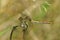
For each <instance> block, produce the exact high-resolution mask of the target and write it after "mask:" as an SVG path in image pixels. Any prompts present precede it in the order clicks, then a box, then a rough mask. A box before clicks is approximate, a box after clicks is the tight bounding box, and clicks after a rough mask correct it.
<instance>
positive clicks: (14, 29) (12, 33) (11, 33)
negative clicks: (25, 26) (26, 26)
mask: <svg viewBox="0 0 60 40" xmlns="http://www.w3.org/2000/svg"><path fill="white" fill-rule="evenodd" d="M16 27H18V26H14V27H13V29H12V31H11V34H10V40H12V35H13V32H14V31H15V29H16Z"/></svg>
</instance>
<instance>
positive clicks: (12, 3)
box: [0, 0, 60, 40]
mask: <svg viewBox="0 0 60 40" xmlns="http://www.w3.org/2000/svg"><path fill="white" fill-rule="evenodd" d="M45 1H48V2H49V3H50V4H51V5H50V6H49V8H48V10H47V12H46V15H45V16H44V17H43V18H41V20H38V21H42V22H43V21H46V22H51V24H36V23H34V24H33V26H29V27H32V29H30V31H29V33H27V35H26V36H27V37H26V40H60V0H36V1H35V0H8V1H6V3H7V4H6V5H5V4H4V3H3V4H0V5H1V6H0V40H9V35H10V32H11V29H12V27H13V26H14V25H17V24H18V23H19V21H18V20H17V19H18V18H19V16H20V14H21V13H22V12H24V13H25V14H28V15H29V16H31V17H32V19H33V18H34V17H35V16H38V15H39V12H40V9H39V8H40V6H41V4H42V3H44V2H45ZM2 2H3V1H2ZM4 5H5V6H4ZM26 9H27V10H26ZM34 10H35V11H36V12H35V11H34ZM37 14H38V15H37ZM4 30H7V31H6V32H5V31H4ZM13 37H14V40H22V39H23V38H22V29H21V28H20V29H19V27H18V28H17V30H16V31H15V33H14V36H13Z"/></svg>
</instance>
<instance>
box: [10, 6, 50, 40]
mask: <svg viewBox="0 0 60 40" xmlns="http://www.w3.org/2000/svg"><path fill="white" fill-rule="evenodd" d="M30 8H31V7H30ZM33 8H34V6H33ZM34 9H35V8H34ZM30 11H31V10H30ZM18 20H19V22H20V23H19V25H17V26H13V29H12V31H11V34H10V40H12V39H13V37H12V36H13V33H14V31H15V30H16V28H17V27H21V28H22V32H23V40H26V36H27V35H26V33H27V32H28V29H29V24H31V25H33V23H38V24H50V23H49V22H48V23H42V22H39V21H34V20H32V18H31V17H30V16H29V15H26V14H24V13H22V14H21V16H20V17H19V18H18Z"/></svg>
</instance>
